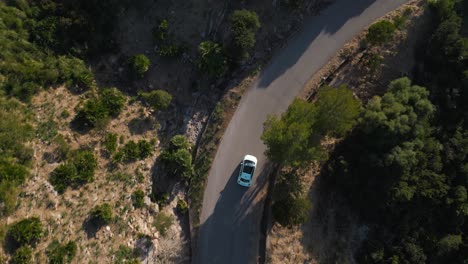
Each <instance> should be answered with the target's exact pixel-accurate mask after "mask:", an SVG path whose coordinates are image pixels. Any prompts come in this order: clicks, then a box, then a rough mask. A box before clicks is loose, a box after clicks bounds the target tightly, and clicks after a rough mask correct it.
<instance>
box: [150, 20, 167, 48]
mask: <svg viewBox="0 0 468 264" xmlns="http://www.w3.org/2000/svg"><path fill="white" fill-rule="evenodd" d="M153 37H154V39H155V40H156V41H157V42H163V41H165V40H166V39H167V37H168V23H167V20H166V19H161V20H160V21H159V22H158V25H157V26H155V27H154V28H153Z"/></svg>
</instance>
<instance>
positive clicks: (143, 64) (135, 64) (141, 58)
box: [129, 54, 151, 78]
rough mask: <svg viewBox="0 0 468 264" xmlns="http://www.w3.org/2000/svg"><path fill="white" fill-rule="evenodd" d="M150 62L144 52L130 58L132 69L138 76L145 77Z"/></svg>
mask: <svg viewBox="0 0 468 264" xmlns="http://www.w3.org/2000/svg"><path fill="white" fill-rule="evenodd" d="M150 64H151V62H150V60H149V59H148V57H146V56H145V55H144V54H138V55H135V56H133V57H131V58H130V60H129V66H130V70H131V71H132V72H133V74H135V75H136V76H137V77H138V78H143V76H144V74H145V72H147V71H148V69H149V67H150Z"/></svg>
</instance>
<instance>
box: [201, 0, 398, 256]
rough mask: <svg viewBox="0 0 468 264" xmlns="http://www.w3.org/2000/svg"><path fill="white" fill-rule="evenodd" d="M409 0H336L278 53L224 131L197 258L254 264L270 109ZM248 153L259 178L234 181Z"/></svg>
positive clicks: (280, 108)
mask: <svg viewBox="0 0 468 264" xmlns="http://www.w3.org/2000/svg"><path fill="white" fill-rule="evenodd" d="M405 2H407V0H335V2H334V4H332V5H330V6H329V7H327V8H326V9H325V10H323V11H322V12H321V14H320V15H318V16H316V17H313V18H311V19H310V20H308V21H306V22H305V24H304V28H303V30H301V32H299V33H298V34H296V36H295V37H294V38H293V39H291V40H290V41H289V42H288V44H287V45H286V46H285V48H284V49H282V50H281V51H279V52H278V53H277V54H275V55H274V56H273V59H272V61H271V62H270V63H269V65H268V66H267V67H266V68H265V69H264V71H263V72H262V74H261V76H260V77H259V78H258V80H257V81H256V83H255V84H254V85H253V86H252V87H250V89H249V90H248V91H247V92H246V93H245V95H244V96H243V98H242V100H241V102H240V104H239V106H238V108H237V110H236V112H235V114H234V116H233V118H232V120H231V122H230V123H229V126H228V128H227V130H226V132H225V134H224V136H223V139H222V141H221V144H220V146H219V149H218V152H217V153H216V157H215V159H214V161H213V165H212V168H211V171H210V173H209V176H208V184H207V186H206V189H205V194H204V199H203V209H202V214H201V219H200V224H201V225H200V234H199V235H200V236H199V241H198V251H197V252H194V259H193V262H194V263H199V264H210V263H216V264H218V263H219V264H229V263H233V264H244V263H256V261H257V260H256V258H257V253H258V244H259V237H260V220H261V215H262V210H263V202H264V196H265V195H264V189H265V188H263V187H264V185H265V183H266V175H267V174H268V172H267V171H266V169H265V168H266V167H267V166H265V163H266V158H265V156H264V154H263V153H264V151H265V146H264V145H263V142H262V141H261V140H260V136H261V134H262V132H263V122H264V121H265V118H266V116H267V115H268V114H281V113H282V112H284V111H285V110H286V109H287V107H288V105H289V104H290V103H291V102H292V100H293V99H294V97H295V96H296V95H297V94H298V93H299V92H300V91H301V89H302V88H303V86H304V85H305V84H306V82H307V81H308V80H309V79H310V77H311V76H312V75H313V74H314V73H315V72H316V71H318V70H319V69H320V68H321V67H322V66H323V65H324V64H325V63H327V61H328V60H329V59H330V58H331V57H332V56H333V55H334V54H336V52H338V51H339V49H340V48H341V47H342V46H343V45H344V44H345V43H346V42H347V41H349V40H350V39H352V38H353V37H354V36H355V35H356V34H358V33H359V32H361V31H362V30H363V29H364V28H365V27H366V26H368V25H369V24H370V23H371V22H372V21H374V20H376V19H377V18H379V17H381V16H383V15H385V14H386V13H388V12H390V11H392V10H394V9H396V8H397V7H399V6H400V5H401V4H403V3H405ZM245 154H251V155H254V156H256V157H257V158H258V164H259V166H258V167H257V170H256V173H255V176H254V184H253V185H252V186H251V187H250V188H248V189H247V188H244V187H241V186H239V185H237V183H236V177H237V174H238V170H239V163H240V161H241V159H242V157H243V156H244V155H245Z"/></svg>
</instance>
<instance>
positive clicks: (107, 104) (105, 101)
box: [99, 88, 126, 117]
mask: <svg viewBox="0 0 468 264" xmlns="http://www.w3.org/2000/svg"><path fill="white" fill-rule="evenodd" d="M99 99H100V101H101V103H102V105H103V106H104V108H105V109H107V114H108V115H109V116H112V117H116V116H118V115H119V114H120V113H121V112H122V110H123V108H124V105H125V101H126V99H125V96H124V95H123V94H122V92H121V91H119V90H117V89H116V88H106V89H102V90H101V91H100V94H99Z"/></svg>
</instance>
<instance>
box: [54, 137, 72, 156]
mask: <svg viewBox="0 0 468 264" xmlns="http://www.w3.org/2000/svg"><path fill="white" fill-rule="evenodd" d="M54 145H55V149H54V155H55V157H56V159H57V160H58V161H64V160H67V159H68V158H69V157H70V154H71V148H70V145H68V143H67V141H66V140H65V138H64V137H63V136H62V135H60V134H59V135H57V136H56V137H55V138H54Z"/></svg>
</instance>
